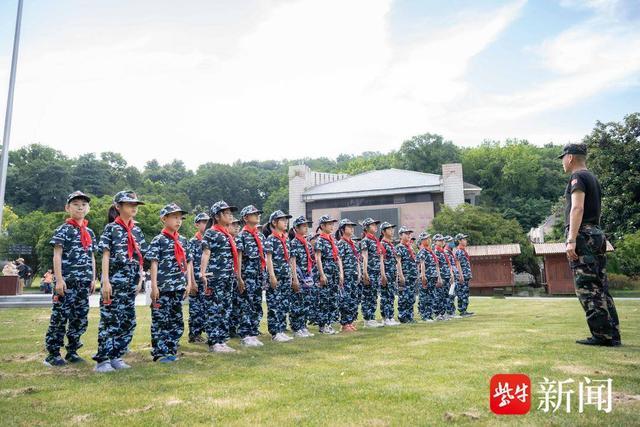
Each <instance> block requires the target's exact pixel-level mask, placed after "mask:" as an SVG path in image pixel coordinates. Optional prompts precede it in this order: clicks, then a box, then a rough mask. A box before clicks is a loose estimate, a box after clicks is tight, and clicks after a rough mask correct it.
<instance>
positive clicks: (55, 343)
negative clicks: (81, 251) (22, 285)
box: [45, 281, 91, 356]
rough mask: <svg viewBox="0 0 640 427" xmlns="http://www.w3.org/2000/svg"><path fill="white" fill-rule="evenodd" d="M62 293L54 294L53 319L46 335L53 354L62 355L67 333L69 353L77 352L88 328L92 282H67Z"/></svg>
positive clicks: (49, 351)
mask: <svg viewBox="0 0 640 427" xmlns="http://www.w3.org/2000/svg"><path fill="white" fill-rule="evenodd" d="M66 284H67V290H66V291H65V293H64V296H62V295H56V294H55V293H54V294H53V295H52V300H53V305H52V306H51V319H50V321H49V329H48V330H47V334H46V336H45V347H46V349H47V352H48V353H49V354H50V355H52V356H60V348H61V347H62V346H63V345H64V336H65V333H66V335H67V346H66V349H67V353H75V352H76V351H77V350H78V349H79V348H80V347H82V342H80V337H81V336H82V334H84V333H85V332H86V330H87V324H88V320H87V315H88V313H89V289H90V288H91V283H90V282H71V281H68V282H66Z"/></svg>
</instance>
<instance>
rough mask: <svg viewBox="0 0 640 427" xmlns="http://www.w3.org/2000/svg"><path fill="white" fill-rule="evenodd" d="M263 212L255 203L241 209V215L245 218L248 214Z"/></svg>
mask: <svg viewBox="0 0 640 427" xmlns="http://www.w3.org/2000/svg"><path fill="white" fill-rule="evenodd" d="M261 213H262V211H261V210H260V209H258V208H256V207H255V206H253V205H249V206H245V207H244V208H242V210H241V211H240V217H241V218H244V217H245V216H246V215H251V214H261Z"/></svg>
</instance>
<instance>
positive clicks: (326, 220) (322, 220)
mask: <svg viewBox="0 0 640 427" xmlns="http://www.w3.org/2000/svg"><path fill="white" fill-rule="evenodd" d="M330 222H338V220H337V219H335V218H331V215H322V216H321V217H320V219H319V220H318V224H321V225H322V224H327V223H330Z"/></svg>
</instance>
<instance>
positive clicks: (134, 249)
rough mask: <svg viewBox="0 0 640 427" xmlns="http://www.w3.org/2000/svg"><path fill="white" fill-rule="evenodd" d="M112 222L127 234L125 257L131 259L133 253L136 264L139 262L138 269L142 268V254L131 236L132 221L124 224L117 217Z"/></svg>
mask: <svg viewBox="0 0 640 427" xmlns="http://www.w3.org/2000/svg"><path fill="white" fill-rule="evenodd" d="M114 222H115V223H116V224H118V225H120V226H122V228H124V229H125V231H126V232H127V255H128V256H129V259H133V253H134V252H135V253H136V254H137V255H138V262H140V267H142V252H140V247H139V246H138V242H136V238H135V237H134V236H133V227H134V225H133V220H132V219H130V220H129V223H128V224H125V223H124V220H123V219H122V218H120V217H119V216H117V217H116V219H115V221H114Z"/></svg>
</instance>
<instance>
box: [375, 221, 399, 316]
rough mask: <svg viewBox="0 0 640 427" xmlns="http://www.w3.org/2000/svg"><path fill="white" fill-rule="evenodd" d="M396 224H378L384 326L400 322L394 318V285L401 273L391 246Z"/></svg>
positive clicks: (381, 307)
mask: <svg viewBox="0 0 640 427" xmlns="http://www.w3.org/2000/svg"><path fill="white" fill-rule="evenodd" d="M395 227H396V226H395V225H393V224H390V223H388V222H383V223H382V225H381V226H380V230H381V232H382V233H381V236H380V244H381V246H382V261H383V262H382V281H381V286H380V312H381V314H382V318H383V319H384V326H397V325H399V324H400V323H399V322H397V321H396V320H395V319H394V312H395V299H396V286H397V283H398V276H399V275H401V274H402V266H401V265H400V262H399V260H398V255H397V254H396V248H395V247H394V246H393V242H392V239H393V229H394V228H395Z"/></svg>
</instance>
